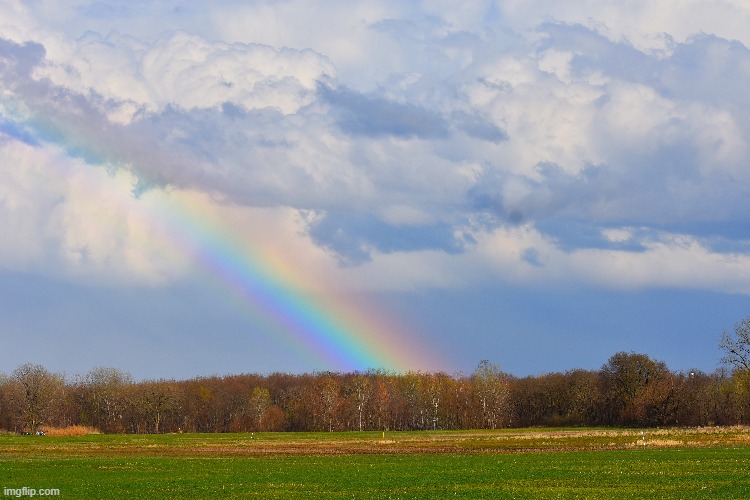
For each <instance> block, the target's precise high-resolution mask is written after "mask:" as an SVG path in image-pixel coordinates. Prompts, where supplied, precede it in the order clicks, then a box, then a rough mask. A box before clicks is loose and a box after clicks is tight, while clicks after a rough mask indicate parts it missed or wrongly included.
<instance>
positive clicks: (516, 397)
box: [0, 324, 750, 433]
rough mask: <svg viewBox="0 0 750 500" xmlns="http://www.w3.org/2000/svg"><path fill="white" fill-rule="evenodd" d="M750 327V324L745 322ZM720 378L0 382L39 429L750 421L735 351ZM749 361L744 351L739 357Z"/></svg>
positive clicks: (13, 414) (20, 374)
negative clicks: (78, 426) (81, 427)
mask: <svg viewBox="0 0 750 500" xmlns="http://www.w3.org/2000/svg"><path fill="white" fill-rule="evenodd" d="M748 326H750V324H748ZM723 342H724V343H726V342H729V343H730V344H729V345H728V346H727V345H724V346H723V347H725V350H726V351H727V354H728V355H727V358H726V360H727V361H728V365H730V367H731V368H724V367H721V368H719V369H717V370H716V371H714V372H713V373H704V372H701V371H689V372H687V373H684V372H672V371H670V370H669V369H668V368H667V366H666V365H665V363H663V362H660V361H656V360H653V359H651V358H649V357H648V356H647V355H644V354H636V353H626V352H619V353H617V354H615V355H613V356H612V357H611V358H610V359H609V360H608V361H607V362H606V363H605V364H604V365H603V366H602V367H601V368H600V369H599V370H572V371H568V372H564V373H549V374H543V375H538V376H529V377H522V378H519V377H514V376H512V375H509V374H506V373H503V372H502V371H501V370H500V369H499V368H498V367H497V366H495V365H493V364H492V363H490V362H488V361H481V362H480V363H479V365H478V366H477V368H476V370H475V371H474V372H472V373H471V374H454V375H448V374H445V373H439V372H438V373H422V372H408V373H400V374H399V373H390V372H386V371H382V370H369V371H366V372H361V373H360V372H355V373H334V372H322V373H312V374H301V375H294V374H285V373H273V374H269V375H259V374H242V375H230V376H223V377H218V376H216V377H200V378H194V379H190V380H182V381H178V380H152V381H140V382H135V381H133V379H132V377H131V376H130V375H129V374H128V373H127V372H125V371H122V370H119V369H116V368H95V369H93V370H91V371H90V372H89V373H88V374H86V375H85V376H80V377H76V378H75V379H74V380H67V379H66V378H65V377H63V376H61V375H60V374H56V373H52V372H50V371H48V370H46V369H45V368H44V367H43V366H40V365H33V364H24V365H21V366H19V367H18V368H16V369H15V370H14V371H13V372H12V373H11V374H8V375H0V428H2V429H5V431H7V432H15V433H24V432H26V433H34V432H37V431H40V430H43V429H44V428H45V427H68V426H74V425H80V426H89V427H92V428H95V429H97V430H98V431H100V432H104V433H177V432H252V431H362V430H418V429H484V428H486V429H493V428H501V427H528V426H638V427H655V426H710V425H734V424H748V423H750V371H749V370H748V368H747V367H746V366H743V365H742V364H741V362H740V361H741V360H743V359H746V358H743V357H739V358H737V356H735V357H734V358H733V357H732V356H733V355H732V351H731V350H730V349H727V347H730V348H731V347H733V346H734V347H738V346H739V347H740V348H742V347H743V344H741V343H738V342H737V341H736V339H734V338H733V337H731V336H728V335H726V333H725V338H724V340H723ZM737 352H739V354H743V352H742V351H741V350H739V351H737V349H735V353H737Z"/></svg>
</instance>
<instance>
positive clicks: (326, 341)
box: [0, 100, 445, 372]
mask: <svg viewBox="0 0 750 500" xmlns="http://www.w3.org/2000/svg"><path fill="white" fill-rule="evenodd" d="M5 104H6V106H5V110H4V111H5V112H4V113H3V109H2V107H0V118H2V115H3V114H5V116H6V117H8V116H10V118H11V121H9V122H8V121H6V126H5V127H4V129H5V134H6V135H11V136H15V139H17V140H21V141H23V142H25V143H26V144H28V145H30V146H31V147H39V146H40V145H41V144H45V143H46V144H51V145H54V146H56V147H60V148H62V149H63V150H64V151H65V152H66V154H67V155H69V156H72V157H75V158H79V159H83V160H84V162H85V163H86V164H87V165H88V167H87V168H90V169H92V171H94V170H95V169H97V170H99V171H100V167H97V165H99V166H101V165H103V164H106V157H107V156H111V157H114V158H117V157H120V156H122V151H121V150H118V147H119V146H114V144H115V143H116V142H117V141H116V140H114V139H113V138H112V137H98V135H99V134H101V132H99V131H97V127H89V126H87V125H85V124H81V123H66V122H67V121H68V120H66V119H65V118H64V117H62V116H61V115H59V114H57V115H56V116H52V117H45V113H43V112H41V111H36V112H34V111H31V112H29V110H28V108H26V106H25V105H24V104H23V103H21V104H20V106H17V104H19V103H17V102H16V103H12V102H9V101H7V100H6V101H5ZM22 108H26V109H25V110H24V109H22ZM13 115H15V116H13ZM21 115H26V116H21ZM53 115H55V114H54V113H53ZM11 125H12V126H11ZM0 132H2V130H0ZM100 139H101V140H100ZM110 145H112V148H113V150H112V151H110V153H111V154H109V155H108V154H107V153H108V152H107V149H109V148H110ZM179 193H180V192H179V191H178V192H177V193H176V194H175V193H174V192H172V193H168V192H162V194H163V195H164V196H162V197H160V198H159V200H160V201H159V202H158V203H150V204H145V205H148V207H149V208H148V209H144V208H142V209H140V210H139V212H140V214H139V216H138V218H139V219H140V220H142V223H143V224H144V226H148V227H150V228H152V229H153V228H157V232H158V234H159V235H160V239H161V240H162V241H161V245H162V246H166V247H168V249H169V250H170V251H172V252H175V253H176V254H180V255H182V256H188V257H189V261H190V262H192V263H193V264H194V268H195V270H197V271H198V272H199V274H200V276H201V277H202V279H203V280H204V281H205V283H206V284H207V285H209V286H212V287H213V288H214V289H215V290H216V291H217V292H218V293H221V294H222V296H223V297H225V298H226V300H227V301H228V302H229V303H231V304H234V306H235V307H236V308H238V309H239V310H241V311H242V312H243V313H244V314H245V315H246V317H247V318H248V319H249V320H250V321H252V322H255V323H256V324H257V326H258V329H257V330H258V331H271V332H274V333H273V335H274V336H275V337H276V338H275V339H273V341H278V342H282V343H283V344H284V345H286V346H289V347H290V348H291V349H296V350H297V351H298V352H299V353H302V355H304V356H306V357H307V358H309V359H308V360H307V361H312V363H313V364H314V365H315V366H317V367H319V369H320V370H332V371H364V370H367V369H385V370H389V371H397V372H405V371H411V370H435V369H439V367H442V366H445V365H444V364H443V363H441V362H437V358H436V357H435V356H434V355H433V354H431V353H430V352H429V349H428V348H427V347H426V346H425V345H424V342H419V341H418V340H417V338H416V336H415V335H414V333H413V332H411V331H409V329H408V328H405V327H404V326H403V325H402V324H401V322H399V321H398V320H397V319H396V318H394V317H393V316H392V315H390V314H388V313H387V312H385V311H382V310H378V308H377V307H376V306H375V304H370V303H361V302H358V301H356V300H354V299H352V298H351V297H346V296H342V294H341V293H338V294H334V293H330V294H328V293H314V292H313V291H312V290H313V288H317V289H320V286H321V284H320V283H319V282H316V285H317V286H316V287H310V286H309V283H310V281H311V280H313V277H312V275H311V274H310V272H309V271H308V270H306V269H303V268H301V267H300V266H297V265H295V263H294V260H293V259H291V258H288V257H287V256H285V255H284V254H283V252H280V251H278V250H275V249H274V248H273V247H272V246H271V245H263V244H258V243H254V244H248V242H246V241H243V240H242V239H241V238H239V237H238V236H237V234H236V230H234V229H233V228H231V227H229V226H228V225H227V224H226V223H225V222H223V221H222V220H221V219H220V217H217V216H216V215H215V214H213V213H211V212H212V211H211V210H210V209H206V207H207V205H206V203H202V204H192V203H190V201H189V197H181V196H179ZM129 196H131V198H130V202H129V203H128V205H132V201H133V200H132V194H130V195H129ZM148 197H149V192H146V193H144V194H143V195H142V198H143V199H144V200H145V199H146V198H148ZM127 209H130V208H127ZM146 232H149V233H152V232H153V231H146ZM330 285H331V286H330V288H331V290H334V289H336V288H337V287H336V286H335V285H336V284H335V283H330ZM323 286H324V287H325V283H324V284H323ZM258 341H259V342H258V343H259V344H262V341H263V339H258ZM280 368H281V367H280Z"/></svg>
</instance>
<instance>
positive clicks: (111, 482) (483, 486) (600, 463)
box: [0, 427, 750, 499]
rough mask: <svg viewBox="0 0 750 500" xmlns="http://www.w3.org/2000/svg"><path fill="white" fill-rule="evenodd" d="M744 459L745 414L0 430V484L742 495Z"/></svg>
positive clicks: (250, 493) (184, 491)
mask: <svg viewBox="0 0 750 500" xmlns="http://www.w3.org/2000/svg"><path fill="white" fill-rule="evenodd" d="M644 437H645V440H644ZM749 470H750V429H749V428H746V427H730V428H694V429H650V430H646V431H645V432H643V431H641V430H634V429H565V430H560V429H510V430H498V431H455V432H454V431H421V432H398V433H396V432H386V433H381V432H361V433H360V432H351V433H255V434H250V433H247V434H160V435H102V434H97V435H83V436H16V435H0V487H2V488H3V491H4V495H5V496H12V495H14V494H15V495H16V496H17V495H19V494H23V492H24V490H22V488H23V487H27V490H25V491H26V493H28V492H29V491H38V492H41V491H43V490H47V489H50V490H52V491H53V492H54V490H59V492H60V497H63V498H210V497H217V498H218V497H221V498H233V497H235V498H243V497H244V498H247V497H249V498H368V497H371V498H435V497H459V498H460V497H463V498H711V499H714V498H750V473H748V471H749Z"/></svg>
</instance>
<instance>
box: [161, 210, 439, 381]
mask: <svg viewBox="0 0 750 500" xmlns="http://www.w3.org/2000/svg"><path fill="white" fill-rule="evenodd" d="M162 206H163V210H159V212H160V213H159V214H158V217H159V219H160V223H161V224H162V225H165V226H164V227H165V229H164V231H163V232H162V234H164V235H166V237H167V238H168V240H169V241H170V242H171V243H170V244H171V245H173V246H175V247H179V248H181V249H182V251H183V252H186V253H189V254H192V256H193V259H192V261H193V262H194V263H195V264H196V266H197V268H198V269H199V270H200V271H201V274H202V276H203V278H204V280H205V282H210V283H211V284H212V285H213V287H214V289H216V290H217V291H218V292H219V293H222V294H223V296H224V297H225V299H226V300H227V301H228V302H230V303H232V304H234V305H235V307H238V308H240V309H241V310H243V312H245V313H246V315H247V316H248V317H249V318H251V319H252V320H253V321H258V322H260V323H262V325H263V327H264V328H263V329H265V330H267V329H270V330H271V331H274V332H276V335H277V336H278V338H277V340H281V341H282V342H286V343H288V344H290V345H291V346H293V347H296V348H297V349H298V350H300V351H301V352H302V353H304V354H306V355H307V357H308V358H309V360H310V361H311V362H313V363H317V365H318V366H319V367H320V369H321V370H338V371H364V370H367V369H386V370H393V371H399V372H404V371H410V370H417V369H434V368H436V366H437V363H435V362H434V360H432V359H430V356H429V355H428V349H425V348H424V347H420V346H417V345H414V343H413V342H414V334H413V333H412V332H409V331H408V330H407V329H406V328H404V327H403V326H402V325H401V324H400V323H399V321H397V320H396V319H395V318H393V317H392V315H390V314H388V313H387V312H385V311H382V310H378V309H377V307H375V306H374V304H362V303H358V302H357V301H355V300H352V299H351V298H347V297H345V296H342V294H341V293H338V294H334V293H330V294H322V293H315V292H314V291H313V290H312V288H318V289H319V288H320V287H321V284H320V283H317V284H316V286H315V287H311V286H310V283H309V281H310V280H311V277H310V276H309V273H306V272H304V271H303V270H302V269H300V268H299V267H298V266H295V265H293V264H292V259H291V258H290V257H288V256H286V255H284V253H283V252H282V251H280V250H278V249H275V248H274V247H273V246H272V245H263V244H258V243H256V244H254V245H252V246H251V245H249V244H248V243H247V242H245V241H243V240H242V239H241V238H238V237H237V236H236V235H235V234H233V233H234V232H236V230H234V231H233V230H232V229H231V228H230V227H228V226H227V224H226V223H224V222H222V221H221V220H219V219H218V217H217V216H216V214H213V213H211V211H210V210H202V209H196V206H199V205H194V204H193V205H191V204H189V203H186V202H182V201H181V200H180V199H179V197H177V199H175V200H171V204H170V205H169V206H164V205H163V204H162ZM323 287H324V288H325V284H324V285H323ZM329 288H330V289H331V290H333V289H335V288H338V287H337V286H336V284H334V283H331V284H330V286H329Z"/></svg>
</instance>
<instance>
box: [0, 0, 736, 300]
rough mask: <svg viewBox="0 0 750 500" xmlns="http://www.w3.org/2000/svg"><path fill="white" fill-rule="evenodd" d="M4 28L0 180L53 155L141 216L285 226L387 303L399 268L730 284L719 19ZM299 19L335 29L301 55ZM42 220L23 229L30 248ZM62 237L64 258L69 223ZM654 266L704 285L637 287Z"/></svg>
mask: <svg viewBox="0 0 750 500" xmlns="http://www.w3.org/2000/svg"><path fill="white" fill-rule="evenodd" d="M5 4H7V6H8V8H9V9H11V10H9V12H13V13H14V14H13V15H14V16H17V17H18V20H19V22H18V24H17V25H16V27H13V26H12V23H11V24H8V23H2V24H0V35H2V37H3V38H4V40H2V41H0V69H2V72H1V73H0V82H1V84H2V101H0V133H1V134H2V137H3V141H4V143H3V144H4V146H3V147H4V148H10V149H9V151H14V153H13V154H15V155H20V154H21V153H19V151H26V153H24V154H25V155H27V156H28V157H29V158H37V160H38V161H41V159H40V158H41V157H42V156H43V155H44V154H49V153H48V151H51V150H54V151H57V152H58V153H56V154H59V155H63V156H64V157H65V158H67V159H66V160H65V161H68V162H72V163H75V164H76V165H79V166H83V165H88V167H89V168H91V169H94V170H95V171H97V172H99V171H103V172H113V171H114V172H119V173H120V174H119V175H125V174H127V175H129V176H131V177H129V178H130V179H131V180H132V182H133V183H134V184H135V186H136V187H135V191H136V194H137V193H141V194H142V193H145V192H147V190H149V189H151V190H154V191H160V190H162V189H177V190H185V191H191V192H202V193H206V194H207V195H208V196H210V197H212V199H214V200H216V201H217V203H224V204H227V205H228V204H234V205H236V206H240V207H270V208H274V209H277V208H278V209H282V210H291V211H294V212H297V213H298V214H299V216H300V219H299V220H300V221H302V224H303V226H302V227H301V228H297V230H301V231H302V233H303V234H302V236H303V237H304V238H307V239H309V241H310V242H312V243H314V244H315V245H317V247H318V248H320V249H324V250H325V251H328V252H330V253H331V254H333V256H334V258H335V260H336V261H338V262H340V263H344V264H346V265H348V266H349V269H348V272H351V273H355V274H356V273H357V272H363V273H368V272H370V271H369V270H372V269H378V272H379V273H380V276H381V277H382V278H381V279H385V278H384V277H386V276H390V277H393V279H400V278H399V276H400V275H401V276H403V272H402V269H403V267H395V266H397V264H398V266H402V265H403V266H414V269H415V271H414V275H413V276H412V278H411V279H412V282H419V281H420V279H421V278H418V277H417V275H419V274H420V272H418V271H417V270H424V273H425V275H427V274H430V272H429V271H428V269H427V266H426V264H425V263H426V262H431V263H437V261H440V263H439V264H436V265H439V268H440V269H442V270H443V272H455V273H456V274H457V275H462V276H475V277H477V279H479V277H480V276H481V275H482V274H483V273H482V272H480V271H475V270H474V269H475V268H474V266H477V269H479V268H480V267H481V266H484V268H485V269H496V274H493V276H495V277H500V279H508V278H507V276H516V277H517V278H518V279H519V280H520V279H530V280H532V279H534V277H535V276H538V275H547V276H552V277H555V276H557V274H555V273H559V276H565V275H569V276H572V277H574V279H585V276H584V274H585V273H584V272H583V271H582V270H581V268H580V265H579V264H576V262H578V260H577V259H581V258H582V257H581V256H585V257H586V258H589V257H590V258H591V259H592V260H591V262H601V264H597V267H596V268H597V269H598V272H599V275H601V276H604V278H602V279H603V280H605V281H617V280H620V279H624V278H623V276H621V275H620V274H618V273H616V272H605V270H604V269H605V268H606V265H605V264H604V263H605V262H610V263H612V266H613V268H614V269H621V268H622V269H624V268H625V267H627V266H636V267H637V268H638V269H639V270H640V272H634V273H633V274H632V276H643V278H642V279H635V278H632V279H631V280H630V281H631V282H633V283H641V284H648V282H649V280H651V281H652V282H653V283H659V284H663V285H670V284H673V285H674V286H678V285H679V286H683V285H684V286H696V287H708V288H711V289H714V288H716V287H718V286H719V285H717V283H720V282H721V281H722V280H723V279H725V278H727V277H728V276H729V275H731V274H732V273H734V274H735V275H743V273H742V272H739V273H738V272H737V271H738V269H743V266H744V265H745V260H746V258H745V257H746V255H747V241H748V240H749V239H750V235H748V234H747V231H746V230H744V229H743V228H746V227H748V226H750V220H748V215H747V210H746V205H747V199H748V194H749V191H750V171H748V169H747V164H748V159H750V148H749V147H748V143H747V137H750V118H748V117H750V109H749V108H750V101H749V100H748V94H747V92H746V90H745V89H746V88H747V86H748V84H750V50H749V49H748V45H750V40H749V39H747V33H746V30H744V29H742V30H740V29H739V26H740V25H741V24H742V21H743V20H748V19H750V11H748V9H746V8H743V7H742V6H741V5H739V4H737V3H733V2H730V1H729V0H727V1H725V2H720V3H719V4H718V6H717V4H716V3H715V2H712V3H709V2H706V1H702V0H692V1H691V2H688V3H687V4H685V3H684V2H682V3H679V4H678V3H675V4H674V5H671V6H670V9H671V10H669V15H667V11H666V10H664V9H662V8H661V7H659V6H654V5H652V3H648V2H641V3H639V4H638V7H637V8H631V7H632V6H630V7H629V8H628V9H625V8H623V7H618V6H616V5H613V4H602V3H601V2H586V1H581V2H573V3H570V2H567V3H565V5H562V4H559V2H547V1H542V0H540V1H536V2H523V3H518V2H513V1H504V2H499V3H498V2H475V3H472V5H471V6H470V8H468V7H467V8H466V9H462V10H461V11H460V12H457V11H455V9H454V8H451V7H450V6H448V5H445V4H444V3H442V2H429V3H428V4H425V5H422V6H415V5H411V4H408V5H407V4H403V3H399V2H355V3H353V4H347V5H348V7H347V8H345V9H344V8H341V9H338V10H337V9H336V8H335V6H333V7H331V6H329V7H326V8H321V9H316V8H313V5H312V4H310V3H309V2H306V1H302V0H299V1H297V0H295V1H290V2H282V3H280V4H270V3H265V2H257V3H253V4H245V3H242V5H238V4H237V3H236V2H226V3H219V4H217V5H216V6H215V7H212V8H211V9H210V10H206V9H207V8H205V7H200V6H186V7H184V8H181V10H180V11H179V12H173V10H174V8H175V7H177V4H176V3H173V2H167V1H165V2H158V3H156V4H154V5H152V6H149V5H145V4H133V5H130V6H127V7H118V6H117V5H114V4H110V3H108V2H98V3H93V4H92V3H79V2H70V3H69V4H66V5H67V7H65V8H63V9H62V10H63V14H61V20H60V21H57V20H55V18H54V16H53V15H52V4H51V3H48V2H44V1H42V2H39V3H38V9H36V10H35V11H34V12H32V11H31V10H30V9H28V8H26V7H24V6H23V4H20V3H18V2H7V1H6V2H5ZM118 5H119V4H118ZM709 6H711V9H710V10H709ZM701 12H702V13H703V14H704V15H697V14H696V13H701ZM155 13H156V14H158V15H160V16H163V17H165V19H166V22H165V23H163V24H161V25H158V24H157V23H154V22H152V21H148V20H147V18H148V16H149V15H150V14H155ZM310 18H314V19H318V18H321V19H322V18H326V19H328V22H327V23H322V22H314V23H309V24H310V25H311V26H313V27H314V29H311V30H304V29H302V27H303V26H304V25H306V21H308V20H309V19H310ZM137 20H144V23H142V24H138V23H137V22H134V21H137ZM136 25H137V29H135V28H134V29H133V30H134V31H131V32H128V31H127V28H128V27H131V26H136ZM745 25H746V23H745ZM745 25H743V26H745ZM60 161H63V160H60ZM5 168H6V169H7V168H8V164H7V163H6V165H5ZM76 168H78V167H76ZM81 168H82V167H81ZM97 175H98V174H97ZM6 176H7V173H6ZM14 182H16V184H18V182H19V181H18V179H16V180H15V181H14ZM8 185H11V184H8ZM19 189H20V188H19ZM66 189H67V188H66ZM60 190H61V192H66V191H65V189H62V188H60ZM5 196H6V198H7V199H11V197H12V196H13V193H12V192H11V191H10V188H6V194H5ZM47 198H51V195H50V197H45V196H42V197H41V198H40V199H42V200H43V199H47ZM40 203H41V202H40ZM35 206H36V205H35ZM39 207H43V204H42V205H39V206H36V208H34V209H33V210H32V208H28V209H27V210H26V211H25V212H24V211H22V213H24V214H25V216H24V220H27V221H28V228H33V227H35V225H36V224H40V223H41V222H40V220H41V216H37V215H35V210H37V209H39V210H42V208H39ZM46 210H51V208H47V209H46ZM70 214H71V215H69V216H68V219H67V222H66V224H65V227H67V228H69V229H70V230H71V231H73V230H74V229H75V228H78V229H75V230H76V231H78V233H80V231H82V230H83V229H82V228H83V227H84V226H85V225H84V224H77V223H76V222H75V219H76V217H78V218H80V219H81V220H83V219H84V218H85V215H84V214H82V213H80V212H75V211H73V212H70ZM50 220H59V219H54V218H53V219H50ZM9 221H10V219H9V218H7V217H6V224H10V222H9ZM521 228H523V230H521ZM16 229H17V230H18V231H20V233H19V234H24V233H23V230H22V228H20V227H19V228H16ZM28 231H31V229H28V230H27V232H28ZM519 231H520V232H519ZM529 235H533V237H531V236H529ZM91 237H93V236H92V235H89V236H87V238H91ZM55 238H56V239H57V240H56V241H58V247H59V248H67V247H66V246H65V244H62V243H59V242H60V241H63V239H64V238H63V236H62V235H58V236H57V237H55ZM55 238H52V239H55ZM61 238H62V239H61ZM44 241H47V240H38V241H36V242H35V243H32V242H31V241H30V240H29V245H30V248H36V249H37V251H39V252H42V253H44V250H43V249H44V248H45V245H48V244H49V243H44ZM686 241H687V242H689V243H685V242H686ZM500 242H501V243H500ZM123 245H124V242H123ZM68 247H70V245H68ZM9 248H10V247H9ZM19 248H20V247H19ZM113 252H114V250H112V249H109V250H106V251H103V253H104V254H111V253H113ZM11 253H12V252H11V251H10V250H8V251H7V254H6V258H7V259H9V261H10V260H12V259H17V258H20V257H19V256H20V254H18V255H16V254H14V255H16V256H15V257H12V256H11ZM29 255H34V252H30V253H29ZM81 255H83V254H81ZM667 256H669V258H674V259H675V262H678V261H679V262H685V263H690V264H691V265H697V264H701V265H703V266H704V268H705V269H709V270H710V272H709V271H706V276H703V277H701V278H696V279H693V280H689V279H684V277H682V276H683V275H682V271H681V270H680V269H677V268H675V267H670V266H663V267H662V268H661V269H662V272H655V269H657V268H658V265H659V263H660V262H664V261H665V259H666V258H667ZM414 259H416V260H414ZM506 259H510V260H507V262H506ZM691 259H692V260H691ZM584 260H585V259H584ZM417 261H418V262H417ZM493 262H495V263H496V264H497V265H494V264H493ZM511 262H512V264H513V265H515V266H517V268H518V270H519V271H513V272H509V267H508V266H511V264H510V263H511ZM386 263H387V265H388V266H394V267H393V268H392V271H391V272H386V271H385V270H384V269H383V267H382V266H385V265H386ZM480 263H481V265H480ZM506 264H507V265H506ZM722 266H723V267H722ZM358 267H359V268H360V269H361V270H360V271H357V270H355V269H354V268H358ZM167 274H169V273H167ZM709 274H710V275H711V276H714V278H711V276H709ZM648 276H650V277H651V278H647V277H648ZM404 279H405V278H404ZM514 279H515V278H514ZM727 279H728V278H727ZM375 281H378V280H377V279H376V280H375ZM402 281H403V279H402ZM461 281H463V278H461V279H459V278H455V279H453V278H449V277H445V276H443V277H441V278H435V279H432V278H428V277H426V276H425V278H424V282H425V283H458V282H461ZM730 281H732V283H734V281H733V280H730ZM727 287H728V289H732V290H734V289H736V288H737V286H735V285H731V286H730V285H727Z"/></svg>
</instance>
